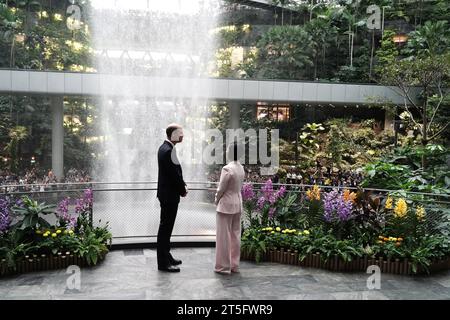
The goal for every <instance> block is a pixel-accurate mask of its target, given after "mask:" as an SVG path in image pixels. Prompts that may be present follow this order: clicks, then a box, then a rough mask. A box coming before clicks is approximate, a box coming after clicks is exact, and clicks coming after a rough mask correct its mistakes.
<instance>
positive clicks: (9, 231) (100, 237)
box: [0, 189, 112, 276]
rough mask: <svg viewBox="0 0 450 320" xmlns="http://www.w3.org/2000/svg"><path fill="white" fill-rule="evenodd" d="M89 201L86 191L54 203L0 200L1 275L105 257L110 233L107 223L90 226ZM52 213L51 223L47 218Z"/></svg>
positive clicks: (89, 192)
mask: <svg viewBox="0 0 450 320" xmlns="http://www.w3.org/2000/svg"><path fill="white" fill-rule="evenodd" d="M92 204H93V193H92V190H90V189H88V190H85V191H84V193H83V195H82V197H80V198H79V199H75V201H72V200H71V199H70V198H65V199H63V200H62V201H61V202H60V203H59V204H58V205H57V206H54V205H46V204H45V203H38V202H37V201H35V200H33V199H31V198H30V197H28V196H23V197H21V198H18V199H14V198H13V197H12V196H3V197H2V198H0V276H5V275H11V274H20V273H25V272H32V271H43V270H52V269H61V268H67V267H68V266H70V265H78V266H80V267H84V266H92V265H96V264H97V263H98V262H100V261H102V260H104V258H105V256H106V254H107V253H108V245H110V243H111V238H112V236H111V233H110V232H109V230H108V225H106V226H103V227H100V226H93V223H92ZM71 208H73V210H74V212H73V213H71V212H70V211H71V210H70V209H71ZM52 215H53V216H55V217H56V223H55V224H50V223H49V222H48V221H51V219H48V218H50V216H52ZM46 217H48V218H47V219H46Z"/></svg>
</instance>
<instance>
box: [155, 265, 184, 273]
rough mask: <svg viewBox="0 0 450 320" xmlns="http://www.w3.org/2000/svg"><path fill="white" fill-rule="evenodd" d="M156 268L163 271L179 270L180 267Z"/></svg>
mask: <svg viewBox="0 0 450 320" xmlns="http://www.w3.org/2000/svg"><path fill="white" fill-rule="evenodd" d="M158 270H159V271H165V272H180V268H177V267H174V266H167V267H158Z"/></svg>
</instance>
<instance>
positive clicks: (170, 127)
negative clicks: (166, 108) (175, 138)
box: [166, 123, 181, 140]
mask: <svg viewBox="0 0 450 320" xmlns="http://www.w3.org/2000/svg"><path fill="white" fill-rule="evenodd" d="M177 129H181V126H180V125H179V124H176V123H172V124H169V125H168V126H167V128H166V135H167V139H169V140H170V138H171V137H172V133H173V132H174V131H175V130H177Z"/></svg>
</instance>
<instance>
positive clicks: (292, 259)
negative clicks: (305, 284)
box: [241, 249, 450, 275]
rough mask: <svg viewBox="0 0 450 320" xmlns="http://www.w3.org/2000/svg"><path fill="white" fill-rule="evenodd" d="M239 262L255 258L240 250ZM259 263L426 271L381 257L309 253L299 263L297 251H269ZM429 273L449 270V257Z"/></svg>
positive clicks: (402, 272) (408, 272)
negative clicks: (330, 255) (346, 259)
mask: <svg viewBox="0 0 450 320" xmlns="http://www.w3.org/2000/svg"><path fill="white" fill-rule="evenodd" d="M241 260H253V261H254V260H255V256H254V255H252V254H249V253H248V252H247V251H246V250H241ZM261 261H268V262H276V263H282V264H290V265H298V266H302V267H307V268H318V269H326V270H331V271H337V272H361V271H364V272H365V271H366V270H367V268H368V267H369V266H371V265H376V266H378V267H379V268H380V270H381V272H383V273H393V274H399V275H414V274H424V273H426V270H425V269H423V268H421V267H420V266H419V268H418V270H417V272H416V273H414V272H413V268H412V263H411V262H410V261H408V259H403V260H400V259H390V258H387V259H384V258H383V257H377V258H374V257H369V256H364V257H358V258H356V259H353V260H352V261H349V262H346V261H343V260H342V259H340V258H339V257H337V256H334V257H330V258H329V259H328V261H326V262H325V261H324V259H322V258H321V255H320V253H310V254H308V255H306V257H305V258H304V259H303V260H302V261H300V260H299V257H298V252H297V251H291V250H287V251H285V250H284V249H269V250H267V251H266V252H265V253H264V254H262V255H261ZM428 269H429V272H430V273H432V272H437V271H441V270H448V269H450V257H447V258H446V259H443V260H437V261H433V262H432V263H431V265H430V266H429V268H428Z"/></svg>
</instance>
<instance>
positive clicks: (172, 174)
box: [157, 141, 186, 203]
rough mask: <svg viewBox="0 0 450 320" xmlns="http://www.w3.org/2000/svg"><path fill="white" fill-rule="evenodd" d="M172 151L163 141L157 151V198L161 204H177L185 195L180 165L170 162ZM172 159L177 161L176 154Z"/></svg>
mask: <svg viewBox="0 0 450 320" xmlns="http://www.w3.org/2000/svg"><path fill="white" fill-rule="evenodd" d="M172 149H173V146H172V145H171V144H170V143H169V142H168V141H164V143H163V144H162V145H161V146H160V147H159V150H158V192H157V197H158V199H159V201H160V202H162V203H174V202H175V203H178V202H180V196H182V195H184V194H185V193H186V184H185V183H184V180H183V171H182V170H181V166H180V164H177V163H174V161H172ZM174 157H175V159H177V158H176V154H174ZM177 160H178V159H177Z"/></svg>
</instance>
